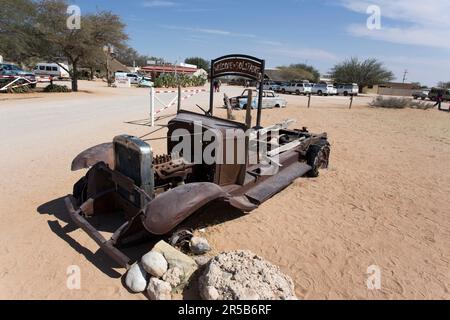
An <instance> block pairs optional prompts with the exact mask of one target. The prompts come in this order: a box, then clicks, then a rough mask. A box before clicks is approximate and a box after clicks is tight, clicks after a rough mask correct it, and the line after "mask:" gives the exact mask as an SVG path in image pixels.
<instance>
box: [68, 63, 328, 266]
mask: <svg viewBox="0 0 450 320" xmlns="http://www.w3.org/2000/svg"><path fill="white" fill-rule="evenodd" d="M211 65H212V70H211V75H210V77H211V82H213V81H212V80H213V79H215V78H217V77H219V76H223V75H228V74H233V75H240V76H247V77H248V78H250V79H253V80H257V81H262V79H263V74H264V61H263V60H259V59H257V58H254V57H250V56H245V55H233V56H225V57H221V58H219V59H216V60H213V61H212V64H211ZM213 92H214V90H211V100H210V106H209V110H208V111H205V112H204V114H200V113H195V112H191V111H183V110H179V111H178V114H177V115H176V116H175V118H173V119H172V120H170V122H169V123H168V134H167V153H166V154H165V155H160V156H155V155H154V154H153V151H152V148H151V146H150V145H149V144H148V143H146V142H144V141H142V140H141V139H139V138H136V137H132V136H128V135H120V136H117V137H115V138H114V140H113V142H112V143H106V144H101V145H99V146H96V147H94V148H91V149H88V150H86V151H85V152H83V153H81V154H80V155H79V156H77V157H76V158H75V159H74V161H73V163H72V169H73V170H78V169H82V168H90V169H89V170H88V172H87V174H86V175H85V176H84V177H83V178H82V179H81V180H80V181H79V182H77V183H76V184H75V186H74V190H73V195H71V196H69V197H67V198H66V199H65V203H66V206H67V208H68V211H69V213H70V216H71V218H72V220H73V221H74V222H75V223H76V224H77V225H78V226H79V227H81V228H82V229H83V230H84V231H85V232H87V233H88V234H89V236H90V237H91V238H92V239H93V240H95V241H96V242H97V244H98V245H99V246H100V247H101V248H102V249H103V250H104V251H105V252H106V253H107V254H108V255H109V256H110V257H112V258H113V259H114V260H115V261H117V263H119V265H120V266H122V267H125V268H128V267H129V266H130V264H131V263H132V261H131V259H130V258H129V257H128V256H127V255H125V253H124V252H123V250H121V248H123V247H125V246H127V245H130V244H133V243H136V242H138V241H140V240H142V239H145V238H146V237H148V236H149V235H152V236H157V237H158V236H164V235H168V234H170V232H172V231H173V230H174V229H175V228H176V227H177V226H179V225H180V224H181V223H182V222H184V221H185V220H186V219H188V218H189V217H190V216H191V215H193V214H194V213H195V212H197V211H198V210H199V209H201V208H203V207H205V206H206V205H208V204H209V203H211V202H213V201H214V202H222V203H227V204H228V205H231V206H232V207H235V208H237V209H239V210H241V211H245V212H250V211H252V210H254V209H256V208H257V207H258V206H259V205H260V204H261V203H263V202H264V201H266V200H268V199H269V198H271V197H272V196H274V195H275V194H276V193H278V192H279V191H281V190H282V189H284V188H285V187H287V186H288V185H289V184H291V183H292V182H293V181H294V180H295V179H297V178H300V177H302V176H312V177H316V176H318V173H319V169H320V168H326V167H327V166H328V159H329V155H330V145H329V143H328V141H327V134H326V133H322V134H312V133H310V132H308V130H307V129H306V128H302V129H295V130H289V129H288V128H287V127H288V125H289V124H290V123H289V122H284V123H281V124H277V125H273V126H270V127H266V128H262V127H261V125H260V124H261V100H262V95H261V94H260V95H259V104H258V117H257V121H256V126H254V127H253V126H251V118H250V121H246V123H239V122H235V121H231V120H225V119H221V118H218V117H215V116H214V115H213V111H214V108H213V97H212V96H213V94H214V93H213ZM260 93H262V92H260ZM199 123H200V128H201V130H202V132H205V131H207V130H213V132H216V133H217V135H216V136H215V139H218V140H220V141H219V142H222V143H220V144H219V146H220V147H219V148H225V145H226V144H227V141H225V140H226V138H224V137H226V135H225V130H229V129H232V130H242V131H245V130H248V129H250V128H253V129H254V130H253V131H252V132H253V133H252V134H253V136H255V137H256V140H258V139H259V140H261V139H265V140H267V141H269V140H271V141H272V143H271V144H270V146H269V150H268V151H267V156H266V158H270V159H272V158H273V159H275V157H276V160H274V161H273V162H270V161H269V162H264V161H263V158H262V156H261V155H260V150H258V147H256V148H254V147H252V145H251V142H250V139H249V138H248V137H246V138H245V157H244V162H243V163H240V162H238V161H237V160H236V161H234V162H233V161H232V162H231V163H230V162H226V163H222V162H221V161H216V162H215V163H209V164H208V163H205V162H204V161H200V162H196V161H192V160H187V154H180V153H179V152H177V151H176V143H175V142H174V140H176V139H173V137H174V135H176V134H177V130H180V129H183V130H185V131H186V132H189V137H188V139H191V140H192V143H195V140H197V139H198V137H197V134H196V132H195V130H196V128H195V125H196V124H199ZM271 130H276V131H277V132H278V133H279V134H277V135H276V139H275V140H276V141H273V140H274V138H275V136H273V135H271V134H270V132H272V131H271ZM268 132H269V133H268ZM222 133H223V134H222ZM228 143H229V141H228ZM236 143H237V141H235V140H233V141H232V142H231V145H232V146H233V148H234V147H235V146H236V145H235V144H236ZM209 144H210V143H205V142H203V143H202V145H201V150H202V151H204V150H205V149H206V148H208V146H209ZM222 151H223V153H222V155H223V156H225V153H226V152H227V150H222ZM217 157H219V156H217ZM217 159H218V158H217ZM266 160H267V159H266ZM274 167H276V169H277V170H276V173H275V174H265V172H266V171H267V170H268V169H273V168H274ZM102 215H121V216H122V217H123V221H124V222H123V224H122V225H121V226H120V227H119V228H118V229H117V230H115V232H114V234H113V235H112V237H111V238H110V239H105V238H104V237H103V235H102V234H101V233H100V232H99V230H97V229H96V228H95V227H94V226H93V225H92V224H91V223H90V219H91V218H92V217H93V216H100V217H101V216H102Z"/></svg>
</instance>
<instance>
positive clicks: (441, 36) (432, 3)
mask: <svg viewBox="0 0 450 320" xmlns="http://www.w3.org/2000/svg"><path fill="white" fill-rule="evenodd" d="M340 1H341V4H342V5H343V6H344V7H346V8H348V9H349V10H352V11H355V12H359V13H362V14H367V13H366V10H367V8H368V7H369V6H370V5H378V6H379V7H380V8H381V18H382V29H381V30H369V29H368V28H367V27H366V23H365V20H364V22H363V23H361V24H357V25H351V26H349V28H348V31H349V32H350V34H352V35H355V36H361V37H368V38H371V39H376V40H382V41H387V42H392V43H400V44H412V45H420V46H430V47H439V48H446V49H450V42H449V41H448V39H449V38H450V1H449V0H428V1H423V0H396V1H392V0H370V1H366V0H340ZM367 17H368V15H367Z"/></svg>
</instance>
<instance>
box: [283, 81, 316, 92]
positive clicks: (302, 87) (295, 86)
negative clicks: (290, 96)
mask: <svg viewBox="0 0 450 320" xmlns="http://www.w3.org/2000/svg"><path fill="white" fill-rule="evenodd" d="M311 88H312V85H311V84H310V83H289V84H286V85H283V86H281V90H280V91H281V93H295V94H298V95H300V94H303V95H307V94H308V93H311Z"/></svg>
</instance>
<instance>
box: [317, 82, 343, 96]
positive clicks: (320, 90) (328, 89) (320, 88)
mask: <svg viewBox="0 0 450 320" xmlns="http://www.w3.org/2000/svg"><path fill="white" fill-rule="evenodd" d="M311 93H313V94H317V95H319V96H322V95H323V96H334V95H337V89H336V87H335V86H333V85H332V84H326V83H316V84H315V85H314V86H313V87H312V89H311Z"/></svg>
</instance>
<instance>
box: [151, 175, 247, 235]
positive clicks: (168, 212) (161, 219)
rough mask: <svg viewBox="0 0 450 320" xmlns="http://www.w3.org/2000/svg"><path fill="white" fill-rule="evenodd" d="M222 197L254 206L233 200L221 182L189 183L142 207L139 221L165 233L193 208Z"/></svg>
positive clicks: (236, 203)
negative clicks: (221, 185) (219, 183)
mask: <svg viewBox="0 0 450 320" xmlns="http://www.w3.org/2000/svg"><path fill="white" fill-rule="evenodd" d="M217 199H223V200H224V201H228V202H229V203H230V204H231V205H233V206H234V207H237V208H238V209H241V210H253V209H254V206H253V205H252V204H250V203H248V206H245V205H244V204H243V202H242V201H233V199H234V198H231V197H230V195H229V194H228V193H227V192H225V191H224V190H223V189H222V188H221V187H220V186H218V185H216V184H214V183H209V182H201V183H189V184H186V185H183V186H180V187H177V188H175V189H172V190H169V191H166V192H164V193H162V194H161V195H159V196H158V197H156V198H155V199H154V200H153V201H151V202H150V203H149V204H148V205H147V207H146V208H145V210H144V215H143V216H142V224H143V225H144V227H145V229H146V230H147V231H148V232H150V233H151V234H154V235H164V234H167V233H168V232H170V231H171V230H173V229H174V228H175V227H176V226H178V225H179V224H180V223H181V222H183V221H184V220H185V219H187V218H188V217H189V216H190V215H192V214H193V213H194V212H196V211H197V210H199V209H200V208H202V207H204V206H205V205H206V204H208V203H209V202H211V201H214V200H217Z"/></svg>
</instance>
